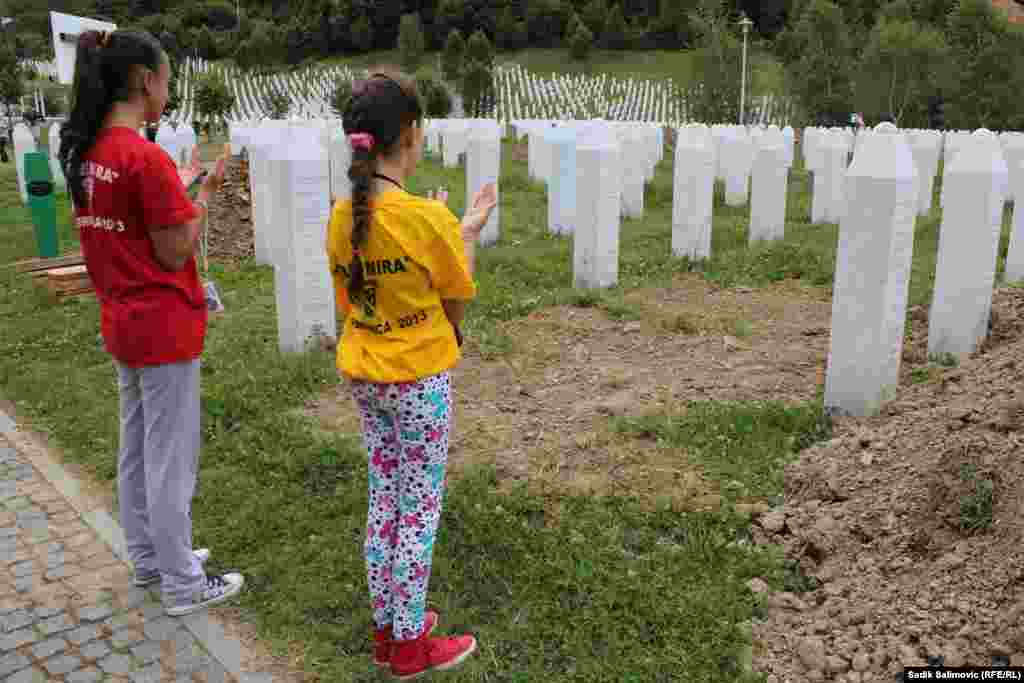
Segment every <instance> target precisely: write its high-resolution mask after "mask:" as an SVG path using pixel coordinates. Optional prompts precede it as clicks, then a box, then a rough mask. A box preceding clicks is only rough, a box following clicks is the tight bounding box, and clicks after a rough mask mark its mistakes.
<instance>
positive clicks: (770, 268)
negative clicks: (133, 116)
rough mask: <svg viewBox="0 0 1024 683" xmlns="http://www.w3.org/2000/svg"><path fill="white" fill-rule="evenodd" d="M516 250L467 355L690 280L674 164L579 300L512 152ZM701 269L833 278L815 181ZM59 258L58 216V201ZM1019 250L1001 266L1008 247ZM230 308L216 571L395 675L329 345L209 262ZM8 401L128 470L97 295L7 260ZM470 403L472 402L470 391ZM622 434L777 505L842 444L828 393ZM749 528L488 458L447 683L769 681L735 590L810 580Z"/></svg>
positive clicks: (359, 477)
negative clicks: (529, 319)
mask: <svg viewBox="0 0 1024 683" xmlns="http://www.w3.org/2000/svg"><path fill="white" fill-rule="evenodd" d="M505 152H506V153H505V155H504V160H503V176H502V231H503V237H502V241H501V242H500V243H499V244H498V245H497V246H495V247H493V248H490V249H486V250H481V251H480V252H479V284H480V298H479V300H478V301H477V302H475V303H474V304H473V305H472V308H471V311H470V314H469V315H470V320H469V322H468V325H467V338H468V339H469V340H471V341H470V346H469V351H468V352H469V353H471V354H484V355H486V356H488V357H495V358H498V357H500V356H501V354H502V353H504V352H505V349H506V348H507V344H505V343H504V341H503V338H502V336H501V334H500V333H499V332H498V326H497V323H498V322H499V321H502V320H509V319H513V318H516V317H519V316H523V315H525V314H527V313H529V312H530V311H533V310H537V309H540V308H543V307H547V306H551V305H554V304H565V303H568V304H576V305H587V306H598V307H601V308H603V309H605V310H606V311H607V312H608V313H609V314H610V315H618V316H623V315H628V311H626V310H625V309H624V307H623V306H622V305H621V300H622V295H623V293H624V292H627V291H629V290H631V289H634V288H637V287H640V286H649V285H652V284H658V283H660V284H663V285H667V284H668V283H669V282H670V281H671V278H672V276H673V275H675V274H677V273H679V272H683V271H686V270H688V269H689V268H690V265H689V264H688V263H687V262H686V261H685V260H678V259H673V258H670V243H671V234H670V233H671V202H672V169H671V166H672V163H671V155H667V157H666V161H665V162H664V163H662V164H661V165H660V167H659V169H658V172H657V176H656V178H655V180H654V181H653V183H651V185H650V186H649V188H648V191H647V198H646V201H647V213H646V215H645V218H644V219H643V220H642V221H624V222H623V225H622V232H621V236H622V247H621V283H620V286H619V287H618V288H616V289H614V290H611V291H608V292H602V293H593V294H591V293H588V294H582V293H578V292H574V291H573V290H572V288H571V272H570V271H571V266H570V264H571V258H570V254H571V241H570V240H567V239H564V238H554V237H552V236H549V235H548V234H547V233H546V230H545V226H546V208H545V206H546V202H545V199H544V194H543V189H542V188H541V187H540V186H538V185H536V184H534V183H531V182H530V181H529V180H528V179H527V176H526V169H525V162H524V161H518V160H516V159H514V158H513V155H512V154H511V146H509V145H506V148H505ZM463 173H464V172H463V171H461V170H447V169H443V168H441V167H440V166H439V165H437V164H435V163H432V162H426V163H425V164H424V165H423V166H422V168H421V171H420V173H419V174H418V175H417V176H416V177H415V178H414V179H413V180H412V181H411V183H410V185H411V189H412V190H413V191H423V190H425V189H427V188H433V187H437V186H438V185H441V184H445V185H447V186H448V187H449V188H451V190H452V192H451V200H450V203H451V204H452V208H453V210H454V211H455V212H456V213H457V214H459V213H461V209H462V207H463V205H464V202H465V198H464V195H463V190H462V185H463V178H464V176H463ZM14 177H15V176H14V169H13V165H11V164H6V165H3V166H0V230H3V232H4V237H5V239H4V240H3V241H2V242H0V265H2V264H4V263H8V262H11V261H14V260H17V259H20V258H26V257H31V256H33V255H34V251H35V249H34V243H33V237H32V230H31V227H30V225H29V222H28V213H27V211H26V210H25V209H24V208H23V207H22V206H21V205H20V202H19V199H18V197H17V195H16V191H15V180H14ZM718 195H719V196H718V197H717V201H716V214H715V225H714V239H713V253H714V257H713V258H712V259H711V261H710V262H709V263H708V264H706V265H705V266H703V272H704V275H705V277H706V278H708V279H710V280H713V281H715V282H717V283H720V284H722V285H725V286H735V285H746V286H751V287H757V286H760V285H764V284H765V283H768V282H771V281H775V280H779V279H783V278H800V279H801V280H803V281H804V282H806V283H807V284H808V285H809V286H821V287H828V286H829V284H830V282H831V280H832V277H833V265H834V253H835V246H836V239H837V229H836V227H835V226H829V225H824V226H812V225H810V224H808V223H807V219H806V216H808V214H809V197H808V182H807V176H806V174H805V173H803V172H802V170H799V169H797V170H794V172H793V173H792V176H791V182H790V195H789V197H790V202H789V221H788V223H787V226H786V231H787V232H786V234H787V237H786V239H785V240H783V241H780V242H776V243H774V244H769V245H760V246H757V247H755V248H748V247H747V246H746V213H747V211H746V209H728V208H726V207H724V206H723V205H722V197H721V188H719V190H718ZM61 207H62V209H61V211H62V215H61V225H62V226H64V231H65V235H64V237H65V239H66V241H65V242H64V244H66V245H67V246H68V247H70V246H71V245H72V243H73V237H72V236H71V235H69V234H68V232H67V227H66V226H67V225H68V216H67V204H66V201H63V202H62V204H61ZM937 226H938V214H937V212H936V213H935V214H933V215H932V216H931V217H929V218H928V219H926V220H922V221H919V223H918V235H917V241H916V245H915V254H914V270H913V276H912V280H911V300H912V303H917V304H920V303H927V302H928V300H929V293H930V290H931V279H932V273H933V271H934V262H935V249H936V245H937V233H938V228H937ZM1005 246H1006V245H1005V239H1004V244H1003V249H1002V250H1001V253H1005ZM215 279H216V280H217V283H218V285H219V287H220V289H221V291H222V293H223V295H224V299H225V304H226V306H227V310H228V312H227V313H226V314H225V315H223V316H221V317H218V318H216V319H214V320H212V321H211V326H210V333H209V338H208V343H207V350H206V354H205V356H204V365H203V418H204V422H203V436H204V445H203V455H202V466H201V468H200V483H199V490H198V495H197V498H196V501H195V508H194V519H195V537H196V540H197V543H199V544H202V545H205V546H210V547H212V548H214V549H215V558H214V559H215V562H214V566H215V567H218V568H239V569H241V570H242V571H244V572H245V573H246V577H247V580H248V588H247V590H246V592H245V593H244V597H243V598H242V600H241V605H242V607H243V608H244V611H245V614H247V615H248V618H250V619H252V621H253V622H254V623H256V624H257V625H258V627H259V630H260V633H261V634H262V635H263V636H264V637H265V638H266V639H267V640H268V641H270V642H271V643H272V644H273V645H274V647H275V648H276V651H277V652H278V653H281V654H284V653H286V652H288V650H289V646H290V645H292V644H296V643H298V644H301V649H302V652H303V653H304V663H305V666H306V667H307V670H308V671H309V673H310V674H314V675H316V676H319V680H323V681H353V682H369V681H377V680H384V677H383V676H381V674H379V673H378V672H376V671H374V670H373V667H372V666H371V664H370V661H369V658H368V653H369V643H368V629H369V627H370V613H369V609H368V598H367V596H366V589H365V576H364V570H363V561H362V557H361V548H362V542H363V536H364V529H363V525H364V516H365V506H366V484H365V481H366V456H365V453H364V452H362V450H361V447H360V446H359V443H358V441H357V437H356V435H353V434H344V433H336V434H326V435H325V434H323V433H322V432H320V431H318V430H317V429H316V427H315V425H314V424H312V421H311V420H309V419H306V418H303V417H302V416H300V414H299V412H300V411H299V409H300V408H302V407H303V406H304V405H305V404H306V403H307V402H309V401H310V400H311V399H313V398H314V397H316V396H319V395H322V393H323V392H324V391H325V390H326V389H328V388H329V387H331V386H334V385H336V384H337V382H338V380H337V378H336V375H335V372H334V362H333V357H332V355H330V354H327V353H323V352H314V353H311V354H309V355H305V356H289V357H283V356H281V355H280V354H279V353H278V351H277V339H276V336H277V335H276V319H275V313H274V293H273V275H272V272H271V270H270V269H269V268H266V267H257V266H255V265H251V264H250V265H244V266H242V267H241V268H237V269H230V270H227V269H223V268H217V269H216V271H215ZM0 317H2V318H3V319H4V321H5V324H4V326H3V332H2V333H0V395H2V396H3V398H5V399H7V400H10V401H13V402H14V403H15V404H16V406H17V411H18V416H19V418H20V419H21V420H23V421H25V422H26V423H27V424H28V425H29V426H30V427H31V428H33V429H36V430H38V431H41V432H43V433H45V434H47V435H48V436H49V437H50V438H51V439H52V440H53V442H54V443H56V444H57V445H59V446H60V447H61V448H62V449H63V452H64V454H65V457H66V458H67V459H68V460H69V461H71V462H74V463H77V464H79V465H81V466H82V467H84V468H85V469H86V470H87V471H89V472H91V473H92V474H93V475H94V476H95V477H96V478H98V479H99V480H101V481H108V482H112V481H113V478H114V476H115V451H116V445H117V393H116V389H115V376H114V371H113V368H112V367H111V363H110V360H109V358H108V357H107V355H106V354H105V352H104V351H103V349H102V347H101V344H100V343H99V341H98V339H97V332H98V310H97V305H96V303H95V302H94V301H92V300H88V299H86V300H79V301H73V302H69V303H65V304H63V305H57V304H54V303H52V302H51V301H50V300H49V298H48V296H47V295H45V294H44V293H42V292H41V291H39V290H37V289H36V288H34V287H33V285H32V284H31V283H30V282H28V281H27V280H26V279H25V278H24V277H21V276H17V275H15V274H14V273H13V269H0ZM456 390H458V389H456ZM615 427H616V428H617V429H619V430H621V431H624V432H628V433H636V434H644V435H645V436H647V437H648V438H650V437H653V438H654V439H656V440H657V441H658V442H659V444H660V445H662V446H669V447H674V448H677V449H678V453H679V458H680V459H689V460H690V461H691V462H693V463H695V464H696V465H697V466H699V467H701V468H702V470H703V472H704V474H705V476H706V477H708V478H709V479H710V480H712V481H716V482H719V483H721V484H723V486H722V489H723V495H724V496H726V497H727V498H728V491H727V490H728V489H729V487H728V486H725V483H726V482H729V483H730V484H731V483H732V482H734V481H738V482H740V484H742V485H743V487H744V488H745V489H746V490H747V491H748V492H750V493H751V494H752V495H754V496H756V497H759V498H761V499H764V500H773V499H776V498H777V497H778V496H779V495H780V493H781V481H782V479H781V471H782V466H783V465H784V464H785V463H786V462H787V461H789V460H790V459H792V458H793V457H794V456H795V452H796V451H797V450H799V449H800V448H802V447H804V446H806V445H808V444H810V443H812V442H814V441H815V440H817V439H820V438H823V437H825V436H826V435H827V433H828V425H827V421H825V420H824V419H823V417H822V411H821V404H820V400H817V399H815V397H813V396H808V397H807V401H806V402H805V403H801V404H797V405H780V404H776V403H711V402H706V403H694V404H692V405H691V406H690V408H689V410H687V411H686V412H685V413H684V414H683V415H682V416H678V415H676V416H672V417H669V416H661V415H650V416H646V417H644V418H640V419H620V420H619V421H617V422H616V424H615ZM748 539H749V522H748V521H747V519H746V518H745V517H744V516H742V515H739V514H737V513H735V512H734V511H732V508H731V507H730V506H729V505H726V507H725V508H724V510H723V511H720V512H713V513H711V512H709V513H683V512H681V511H679V510H673V509H671V508H670V507H668V506H665V505H659V504H652V502H651V501H645V500H640V499H638V498H621V497H620V498H598V497H591V496H586V497H582V496H581V497H574V496H569V495H564V496H559V497H558V498H557V499H542V498H540V497H538V496H536V495H531V494H530V493H528V492H527V490H526V488H525V487H523V488H519V489H515V490H513V491H512V492H510V493H506V492H504V491H502V492H499V491H498V490H497V486H496V475H495V472H494V471H493V470H492V469H490V468H486V467H481V468H478V469H475V470H472V471H470V472H469V473H468V474H466V475H465V476H463V477H461V478H459V479H458V480H455V481H453V482H452V484H451V486H450V488H449V492H448V494H447V498H446V511H445V515H444V523H443V526H442V531H441V535H440V537H439V539H438V543H437V550H436V553H435V565H434V575H433V580H432V592H431V595H430V604H431V605H432V606H433V607H435V608H438V609H440V611H441V612H442V613H443V615H444V629H445V630H446V631H449V630H451V631H455V630H457V629H459V628H460V626H465V627H467V628H470V629H472V630H473V632H475V633H476V634H477V635H478V637H479V639H480V643H481V651H480V652H479V654H478V655H476V656H475V657H474V658H472V659H471V660H470V661H469V662H468V663H467V665H466V666H465V667H464V668H462V669H460V670H459V671H458V672H456V673H452V674H450V675H448V676H447V677H446V680H451V681H453V683H460V682H469V681H474V682H477V681H479V682H484V681H487V682H489V683H490V682H499V681H500V682H508V683H525V682H527V681H579V682H580V683H583V682H584V681H586V682H587V683H593V682H608V683H612V682H615V683H629V682H633V683H649V682H651V681H687V682H692V683H703V682H713V681H754V680H760V679H759V678H758V677H756V676H753V675H751V674H746V673H744V670H745V668H746V663H747V662H748V661H749V658H750V656H751V649H750V641H749V638H748V636H747V635H746V634H745V630H744V627H743V624H744V623H745V622H747V621H749V620H750V619H752V618H756V617H757V616H758V614H759V613H760V611H761V609H762V608H761V605H760V604H759V602H758V599H757V598H755V597H754V596H753V595H752V594H751V593H750V592H749V591H747V590H746V589H745V587H744V584H745V583H746V582H747V581H748V580H749V579H750V578H752V577H756V576H760V577H763V578H765V579H766V580H767V581H768V582H769V584H770V585H772V587H773V588H781V587H783V586H788V587H790V588H793V587H798V586H800V585H803V582H802V581H801V579H800V577H799V576H797V575H796V574H794V573H793V572H791V571H790V570H789V569H788V568H787V565H786V563H785V562H784V561H783V558H782V557H781V556H780V554H779V553H778V552H776V551H774V550H768V549H761V548H755V547H753V546H752V545H751V544H750V543H749V541H748Z"/></svg>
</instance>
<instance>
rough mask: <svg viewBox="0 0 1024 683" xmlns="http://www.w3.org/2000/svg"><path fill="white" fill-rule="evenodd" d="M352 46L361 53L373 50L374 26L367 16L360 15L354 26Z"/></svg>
mask: <svg viewBox="0 0 1024 683" xmlns="http://www.w3.org/2000/svg"><path fill="white" fill-rule="evenodd" d="M352 45H353V47H355V49H356V50H358V51H360V52H369V51H370V50H372V49H373V25H372V24H370V19H369V18H368V17H367V16H366V15H365V14H362V15H360V16H359V18H358V19H356V21H355V23H354V24H352Z"/></svg>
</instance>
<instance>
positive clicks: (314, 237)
mask: <svg viewBox="0 0 1024 683" xmlns="http://www.w3.org/2000/svg"><path fill="white" fill-rule="evenodd" d="M308 133H309V132H308V131H299V132H297V133H296V134H295V135H294V137H293V138H292V140H291V141H290V144H287V145H284V146H283V147H282V149H283V154H281V155H280V157H279V158H278V160H277V163H278V165H279V167H280V168H279V174H278V177H279V179H280V186H279V190H280V194H279V195H277V196H276V197H275V200H276V202H277V203H278V204H279V205H280V211H278V212H277V214H276V215H277V217H278V219H279V220H280V222H281V229H280V230H279V231H277V232H278V234H279V237H280V239H279V240H278V245H277V246H278V251H277V253H276V254H275V256H276V261H275V268H274V289H275V295H276V303H277V320H278V342H279V345H280V349H281V351H282V352H283V353H297V352H302V351H305V350H307V349H308V348H309V344H310V342H311V341H314V340H315V338H316V337H318V336H320V337H329V338H337V315H336V311H335V305H336V304H335V297H334V284H333V280H332V278H331V273H330V271H329V264H328V261H327V252H326V250H325V249H324V244H325V243H326V239H327V234H326V230H327V220H328V217H329V215H330V202H329V198H328V192H329V189H330V173H329V167H328V159H327V154H326V151H325V150H324V148H323V146H321V145H320V144H319V142H318V141H317V139H316V137H315V135H310V134H308ZM368 284H369V286H370V287H373V286H374V284H373V282H372V280H371V281H370V283H368Z"/></svg>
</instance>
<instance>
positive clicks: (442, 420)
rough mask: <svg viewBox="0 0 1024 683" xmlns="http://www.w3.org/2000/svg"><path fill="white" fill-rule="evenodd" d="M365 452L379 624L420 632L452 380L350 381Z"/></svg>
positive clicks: (370, 562)
mask: <svg viewBox="0 0 1024 683" xmlns="http://www.w3.org/2000/svg"><path fill="white" fill-rule="evenodd" d="M352 394H353V396H354V398H355V401H356V405H358V406H359V412H360V417H361V419H362V431H363V443H364V444H365V445H366V451H367V455H368V456H369V459H370V463H369V483H370V505H369V514H368V515H367V523H366V544H365V546H364V551H365V554H366V575H367V579H368V582H369V586H370V598H371V599H372V600H373V618H374V621H375V622H376V625H377V628H386V627H387V626H389V625H391V626H393V627H394V636H393V637H394V638H395V639H396V640H412V639H415V638H418V637H419V636H420V634H421V633H422V632H423V620H424V616H425V613H426V602H427V584H428V583H429V581H430V566H431V560H432V557H433V552H434V536H435V534H436V533H437V525H438V521H439V519H440V517H441V502H442V498H443V494H444V486H445V471H446V469H447V465H448V431H449V427H450V425H451V381H450V379H449V376H448V373H447V372H444V373H441V374H439V375H434V376H433V377H427V378H425V379H421V380H418V381H415V382H406V383H401V384H377V383H372V382H364V381H353V382H352Z"/></svg>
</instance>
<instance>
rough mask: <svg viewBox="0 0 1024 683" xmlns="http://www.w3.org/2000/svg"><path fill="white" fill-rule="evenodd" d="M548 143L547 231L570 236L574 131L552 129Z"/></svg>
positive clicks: (573, 210) (573, 212)
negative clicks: (549, 143) (549, 168)
mask: <svg viewBox="0 0 1024 683" xmlns="http://www.w3.org/2000/svg"><path fill="white" fill-rule="evenodd" d="M549 136H550V138H549V140H550V142H551V147H552V151H551V165H552V169H551V183H550V184H549V185H548V230H549V231H550V232H552V233H553V234H555V235H571V234H573V225H574V224H575V222H576V137H577V134H576V131H575V130H574V129H572V128H555V129H554V130H552V131H551V132H550V133H549Z"/></svg>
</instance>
